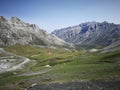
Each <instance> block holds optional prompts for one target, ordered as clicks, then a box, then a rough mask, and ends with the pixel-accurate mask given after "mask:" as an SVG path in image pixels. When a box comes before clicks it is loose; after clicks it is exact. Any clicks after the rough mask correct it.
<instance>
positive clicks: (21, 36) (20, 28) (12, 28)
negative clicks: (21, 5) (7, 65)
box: [0, 16, 68, 46]
mask: <svg viewBox="0 0 120 90" xmlns="http://www.w3.org/2000/svg"><path fill="white" fill-rule="evenodd" d="M0 20H1V21H3V20H6V19H5V18H4V17H3V16H1V17H0ZM14 44H32V45H50V46H51V45H52V46H64V45H68V43H66V42H65V41H63V40H61V39H59V38H57V37H55V36H53V35H51V34H48V33H46V31H44V30H42V29H40V28H39V27H38V26H37V25H35V24H29V23H26V22H24V21H22V20H20V19H19V18H17V17H12V18H11V19H10V20H6V22H0V46H7V45H14Z"/></svg>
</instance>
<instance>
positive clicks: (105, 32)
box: [52, 21, 120, 46]
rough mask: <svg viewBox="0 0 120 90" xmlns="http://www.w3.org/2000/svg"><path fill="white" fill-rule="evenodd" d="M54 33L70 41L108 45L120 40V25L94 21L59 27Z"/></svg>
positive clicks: (82, 43)
mask: <svg viewBox="0 0 120 90" xmlns="http://www.w3.org/2000/svg"><path fill="white" fill-rule="evenodd" d="M52 34H54V35H56V36H57V37H59V38H61V39H63V40H64V41H66V42H69V43H74V44H79V45H100V46H108V45H110V44H112V43H115V42H118V41H120V25H119V24H114V23H108V22H106V21H104V22H102V23H99V22H95V21H93V22H86V23H81V24H79V25H76V26H72V27H67V28H62V29H57V30H55V31H53V32H52Z"/></svg>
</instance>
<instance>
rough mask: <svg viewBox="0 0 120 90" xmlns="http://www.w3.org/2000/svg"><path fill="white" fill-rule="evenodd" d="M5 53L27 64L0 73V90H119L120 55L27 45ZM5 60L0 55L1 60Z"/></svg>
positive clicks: (118, 53)
mask: <svg viewBox="0 0 120 90" xmlns="http://www.w3.org/2000/svg"><path fill="white" fill-rule="evenodd" d="M4 49H5V50H6V51H7V52H10V53H13V54H15V55H18V56H22V57H25V58H29V59H30V62H29V63H27V64H25V65H24V67H22V68H21V69H20V70H15V71H11V72H4V73H1V74H0V90H120V51H115V52H109V53H101V52H100V51H97V52H89V50H83V49H82V50H79V51H73V50H68V49H65V48H56V49H53V48H52V49H51V48H46V47H45V48H43V47H42V48H41V47H34V46H27V45H15V46H10V47H5V48H4ZM49 53H51V54H49ZM5 56H8V55H5V54H0V58H3V57H5ZM8 59H9V58H8ZM19 59H20V58H17V59H16V60H18V61H19ZM23 61H24V60H23ZM25 61H26V59H25ZM16 63H17V64H18V63H21V62H16Z"/></svg>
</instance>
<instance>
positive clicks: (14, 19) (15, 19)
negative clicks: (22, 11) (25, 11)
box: [10, 17, 21, 21]
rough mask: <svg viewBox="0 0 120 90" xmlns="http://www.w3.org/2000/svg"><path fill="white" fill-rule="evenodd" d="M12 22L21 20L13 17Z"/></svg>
mask: <svg viewBox="0 0 120 90" xmlns="http://www.w3.org/2000/svg"><path fill="white" fill-rule="evenodd" d="M10 20H11V21H21V20H20V19H19V18H17V17H11V19H10Z"/></svg>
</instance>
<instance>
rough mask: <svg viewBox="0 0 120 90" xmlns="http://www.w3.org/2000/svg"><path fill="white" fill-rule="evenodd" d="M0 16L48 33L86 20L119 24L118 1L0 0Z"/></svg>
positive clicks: (119, 0)
mask: <svg viewBox="0 0 120 90" xmlns="http://www.w3.org/2000/svg"><path fill="white" fill-rule="evenodd" d="M0 15H1V16H5V17H6V18H8V19H9V18H10V17H12V16H17V17H18V18H20V19H22V20H23V21H25V22H29V23H34V24H37V25H38V26H39V27H40V28H42V29H44V30H46V31H47V32H51V31H53V30H54V29H60V28H64V27H68V26H74V25H78V24H80V23H83V22H88V21H98V22H103V21H108V22H113V23H120V0H0Z"/></svg>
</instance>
